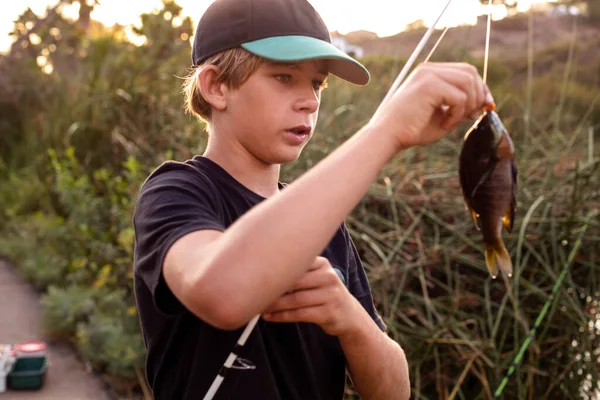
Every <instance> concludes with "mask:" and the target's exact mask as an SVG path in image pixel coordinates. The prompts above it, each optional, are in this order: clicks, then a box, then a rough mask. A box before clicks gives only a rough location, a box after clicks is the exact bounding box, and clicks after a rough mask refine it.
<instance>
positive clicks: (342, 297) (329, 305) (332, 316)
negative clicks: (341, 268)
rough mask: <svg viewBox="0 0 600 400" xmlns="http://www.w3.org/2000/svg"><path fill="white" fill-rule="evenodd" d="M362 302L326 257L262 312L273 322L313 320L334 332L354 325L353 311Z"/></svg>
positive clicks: (330, 332)
mask: <svg viewBox="0 0 600 400" xmlns="http://www.w3.org/2000/svg"><path fill="white" fill-rule="evenodd" d="M357 306H358V307H361V305H360V303H358V301H357V300H356V299H355V298H354V297H353V296H352V295H351V294H350V292H349V291H348V290H347V289H346V287H345V286H344V284H343V283H342V281H341V280H340V278H339V277H338V275H337V274H336V273H335V271H334V270H333V268H332V267H331V264H330V263H329V261H328V260H327V259H326V258H323V257H317V258H316V260H315V262H314V263H313V265H312V266H311V268H310V269H309V270H308V271H307V272H306V273H305V274H304V275H303V276H302V277H301V278H300V279H298V281H297V282H296V284H295V285H294V286H293V287H292V288H290V292H288V293H286V294H284V295H283V296H281V297H280V298H279V299H277V300H276V301H275V302H274V303H273V304H271V306H269V307H268V308H267V309H266V310H265V311H264V312H263V314H262V317H263V319H264V320H265V321H270V322H311V323H314V324H317V325H319V326H321V328H323V330H324V331H325V332H327V333H328V334H330V335H334V336H341V335H343V334H345V333H348V332H350V331H352V330H353V329H354V326H353V325H352V324H353V321H355V320H356V318H353V313H355V312H357V310H358V308H357Z"/></svg>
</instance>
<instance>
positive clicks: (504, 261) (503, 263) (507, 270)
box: [485, 240, 513, 279]
mask: <svg viewBox="0 0 600 400" xmlns="http://www.w3.org/2000/svg"><path fill="white" fill-rule="evenodd" d="M485 264H486V266H487V269H488V271H489V273H490V275H491V276H492V278H494V279H496V276H497V275H498V267H500V270H501V271H502V272H503V273H504V274H506V275H507V276H508V277H509V278H510V277H512V274H513V266H512V261H511V260H510V256H509V254H508V251H507V250H506V247H504V243H502V241H501V240H498V241H496V243H494V244H486V245H485Z"/></svg>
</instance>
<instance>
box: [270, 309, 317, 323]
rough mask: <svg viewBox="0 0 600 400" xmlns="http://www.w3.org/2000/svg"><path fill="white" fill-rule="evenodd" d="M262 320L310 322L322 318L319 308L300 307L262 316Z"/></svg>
mask: <svg viewBox="0 0 600 400" xmlns="http://www.w3.org/2000/svg"><path fill="white" fill-rule="evenodd" d="M263 318H264V319H265V320H267V321H271V322H312V323H316V322H317V321H319V320H320V319H321V318H322V311H321V307H302V308H297V309H294V310H285V311H279V312H272V313H266V314H263Z"/></svg>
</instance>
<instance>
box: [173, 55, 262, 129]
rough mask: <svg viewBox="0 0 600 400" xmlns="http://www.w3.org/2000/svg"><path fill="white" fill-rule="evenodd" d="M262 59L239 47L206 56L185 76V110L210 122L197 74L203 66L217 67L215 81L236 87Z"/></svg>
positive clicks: (208, 108) (256, 67)
mask: <svg viewBox="0 0 600 400" xmlns="http://www.w3.org/2000/svg"><path fill="white" fill-rule="evenodd" d="M262 61H263V59H262V58H261V57H259V56H256V55H254V54H252V53H250V52H248V51H246V50H244V49H242V48H241V47H236V48H233V49H229V50H225V51H222V52H220V53H218V54H215V55H214V56H212V57H210V58H208V59H207V60H206V61H205V62H204V63H202V64H201V65H199V66H197V67H195V68H194V69H193V70H192V72H191V73H190V74H189V75H188V76H187V77H186V78H185V81H184V83H183V90H182V91H183V95H184V97H185V111H186V112H187V113H190V114H192V115H194V116H196V117H198V118H199V119H201V120H203V121H205V122H206V123H207V124H209V123H210V117H211V115H210V114H211V108H210V107H211V106H210V104H209V103H208V102H207V101H206V100H205V99H204V97H203V96H202V92H201V91H200V83H199V82H198V75H199V74H200V72H201V71H202V69H203V68H204V67H205V66H207V65H214V66H216V67H218V68H219V71H218V74H217V81H218V82H220V83H222V82H224V83H225V84H226V85H227V87H229V88H233V89H237V88H238V87H240V85H241V84H242V83H244V82H245V81H246V80H247V79H248V78H249V77H250V75H252V73H253V72H254V71H256V70H257V69H258V67H259V65H260V63H261V62H262Z"/></svg>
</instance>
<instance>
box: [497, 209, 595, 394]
mask: <svg viewBox="0 0 600 400" xmlns="http://www.w3.org/2000/svg"><path fill="white" fill-rule="evenodd" d="M597 214H598V212H594V213H592V212H591V213H589V214H588V216H587V218H586V219H585V222H584V225H583V228H582V230H581V232H580V233H579V236H578V237H577V240H576V241H575V245H574V246H573V249H572V250H571V253H570V254H569V257H568V259H567V261H566V262H565V265H564V266H563V270H562V272H561V273H560V276H559V277H558V279H557V280H556V283H555V284H554V287H553V288H552V292H550V296H548V300H546V302H545V303H544V307H543V308H542V311H541V312H540V314H539V315H538V317H537V319H536V320H535V324H534V325H533V328H531V330H530V331H529V334H528V335H527V338H525V341H524V342H523V344H522V345H521V348H520V349H519V352H518V353H517V356H516V357H515V359H514V360H513V362H512V363H511V366H510V368H509V369H508V371H507V372H506V375H504V379H502V382H500V385H498V388H496V391H495V392H494V400H498V399H499V397H500V396H501V395H502V392H503V391H504V388H505V387H506V384H507V383H508V380H509V379H510V377H511V376H512V374H513V373H514V372H515V370H516V369H517V367H518V365H519V363H520V362H521V359H522V358H523V355H524V354H525V350H527V348H528V347H529V344H530V343H531V341H532V340H533V338H534V337H535V332H536V330H537V329H538V328H539V326H540V325H541V323H542V320H543V319H544V317H545V316H546V313H547V312H548V309H549V308H550V305H551V304H552V301H553V300H554V298H555V297H556V293H557V292H558V288H559V287H560V285H561V284H562V281H563V280H564V279H565V276H567V272H568V271H569V266H570V265H571V263H572V262H573V259H574V258H575V255H576V254H577V251H578V250H579V247H580V246H581V241H582V240H583V235H584V234H585V232H586V230H587V228H588V225H589V224H590V222H591V220H592V218H593V217H595V216H596V215H597Z"/></svg>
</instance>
